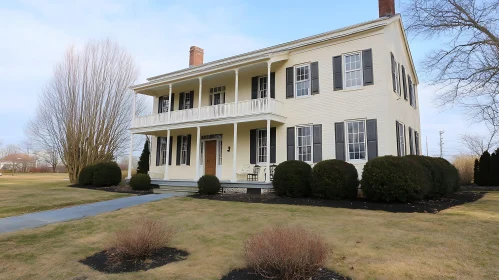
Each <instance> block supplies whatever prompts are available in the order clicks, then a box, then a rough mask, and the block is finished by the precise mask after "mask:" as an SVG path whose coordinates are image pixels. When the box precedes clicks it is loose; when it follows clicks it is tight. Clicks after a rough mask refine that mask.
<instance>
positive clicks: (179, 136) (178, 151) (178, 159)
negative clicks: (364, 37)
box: [177, 135, 182, 165]
mask: <svg viewBox="0 0 499 280" xmlns="http://www.w3.org/2000/svg"><path fill="white" fill-rule="evenodd" d="M180 149H182V136H181V135H178V136H177V165H180Z"/></svg>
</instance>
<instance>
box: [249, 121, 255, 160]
mask: <svg viewBox="0 0 499 280" xmlns="http://www.w3.org/2000/svg"><path fill="white" fill-rule="evenodd" d="M250 163H251V164H256V129H251V130H250Z"/></svg>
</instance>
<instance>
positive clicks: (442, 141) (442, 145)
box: [438, 130, 444, 158]
mask: <svg viewBox="0 0 499 280" xmlns="http://www.w3.org/2000/svg"><path fill="white" fill-rule="evenodd" d="M438 134H440V157H441V158H443V157H444V138H443V137H442V135H443V134H444V131H443V130H440V131H439V132H438Z"/></svg>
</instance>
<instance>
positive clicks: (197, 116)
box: [132, 98, 284, 130]
mask: <svg viewBox="0 0 499 280" xmlns="http://www.w3.org/2000/svg"><path fill="white" fill-rule="evenodd" d="M282 110H283V104H282V102H280V101H278V100H275V99H267V98H262V99H252V100H244V101H239V102H232V103H224V104H219V105H213V106H205V107H201V108H192V109H185V110H178V111H172V112H166V113H161V114H152V115H148V116H143V117H136V118H135V119H134V120H133V123H132V130H137V129H140V130H143V129H144V128H152V127H155V126H162V125H177V124H178V125H181V124H188V123H190V122H192V123H194V122H196V123H199V122H210V121H224V120H225V121H227V123H231V122H232V121H235V120H240V121H244V119H245V118H247V119H252V120H253V119H254V118H255V117H257V118H258V117H259V116H261V117H262V120H263V119H266V118H270V117H273V118H279V119H281V120H282V119H283V118H284V117H283V115H282Z"/></svg>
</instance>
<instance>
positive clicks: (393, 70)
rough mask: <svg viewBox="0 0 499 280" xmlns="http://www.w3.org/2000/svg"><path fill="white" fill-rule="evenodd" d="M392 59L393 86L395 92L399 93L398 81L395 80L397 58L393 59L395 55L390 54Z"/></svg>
mask: <svg viewBox="0 0 499 280" xmlns="http://www.w3.org/2000/svg"><path fill="white" fill-rule="evenodd" d="M390 55H391V57H392V84H393V91H394V92H397V81H396V80H395V68H396V66H395V57H393V53H390Z"/></svg>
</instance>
